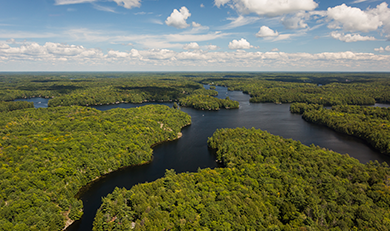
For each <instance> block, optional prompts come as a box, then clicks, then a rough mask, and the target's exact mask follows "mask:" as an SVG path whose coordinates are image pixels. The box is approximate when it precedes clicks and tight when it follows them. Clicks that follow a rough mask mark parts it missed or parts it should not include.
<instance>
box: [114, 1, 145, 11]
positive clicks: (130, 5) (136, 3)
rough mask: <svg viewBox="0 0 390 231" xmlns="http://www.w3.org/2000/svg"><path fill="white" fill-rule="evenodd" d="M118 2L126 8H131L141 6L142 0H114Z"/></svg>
mask: <svg viewBox="0 0 390 231" xmlns="http://www.w3.org/2000/svg"><path fill="white" fill-rule="evenodd" d="M113 1H114V2H116V4H118V6H123V7H124V8H126V9H131V8H133V7H140V6H141V0H113Z"/></svg>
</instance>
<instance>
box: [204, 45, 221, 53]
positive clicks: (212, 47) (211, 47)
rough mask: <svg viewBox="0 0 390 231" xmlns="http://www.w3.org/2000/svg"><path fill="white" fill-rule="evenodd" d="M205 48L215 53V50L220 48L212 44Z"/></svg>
mask: <svg viewBox="0 0 390 231" xmlns="http://www.w3.org/2000/svg"><path fill="white" fill-rule="evenodd" d="M205 48H206V49H207V50H212V51H214V50H217V49H218V46H216V45H212V44H210V45H207V46H205Z"/></svg>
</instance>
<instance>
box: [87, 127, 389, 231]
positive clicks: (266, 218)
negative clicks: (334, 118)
mask: <svg viewBox="0 0 390 231" xmlns="http://www.w3.org/2000/svg"><path fill="white" fill-rule="evenodd" d="M208 145H209V146H210V147H211V148H215V149H217V159H218V160H220V161H222V163H223V164H224V165H225V167H224V168H217V169H199V170H198V172H196V173H182V174H176V173H175V171H174V170H167V171H166V174H165V177H163V178H161V179H158V180H156V181H155V182H151V183H145V184H139V185H136V186H134V187H132V188H131V189H130V190H126V189H119V188H116V189H115V190H114V192H113V193H112V194H110V195H108V196H107V197H105V198H103V204H102V205H101V207H100V209H99V210H98V213H97V215H96V217H95V221H94V228H93V230H95V231H101V230H129V229H133V230H388V229H389V227H390V177H389V176H390V169H389V167H388V165H387V164H386V163H382V164H379V163H378V162H370V163H368V164H366V165H365V164H361V163H359V161H358V160H356V159H354V158H351V157H349V156H348V155H341V154H338V153H335V152H332V151H329V150H326V149H324V148H320V147H316V146H314V145H312V146H310V147H308V146H305V145H303V144H301V143H300V142H299V141H294V140H291V139H284V138H282V137H279V136H275V135H272V134H269V133H267V132H265V131H261V130H257V129H253V128H252V129H246V128H236V129H219V130H217V131H216V132H215V133H214V135H213V136H212V137H211V138H209V140H208Z"/></svg>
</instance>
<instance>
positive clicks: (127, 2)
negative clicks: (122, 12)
mask: <svg viewBox="0 0 390 231" xmlns="http://www.w3.org/2000/svg"><path fill="white" fill-rule="evenodd" d="M96 1H98V0H55V5H70V4H79V3H92V2H96ZM109 1H113V2H116V4H118V6H122V7H124V8H127V9H131V8H133V7H140V6H141V0H109Z"/></svg>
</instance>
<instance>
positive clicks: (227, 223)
mask: <svg viewBox="0 0 390 231" xmlns="http://www.w3.org/2000/svg"><path fill="white" fill-rule="evenodd" d="M389 77H390V75H389V74H388V73H32V74H29V73H22V74H18V73H15V74H4V73H0V83H1V84H0V164H1V169H0V230H61V229H63V228H64V227H65V226H67V225H68V224H70V223H71V222H72V221H74V220H77V219H79V218H80V217H81V216H82V214H83V211H82V208H83V205H82V202H81V200H79V199H78V198H75V195H76V194H77V193H78V192H79V190H80V189H81V188H82V187H83V186H86V185H87V184H89V183H90V182H92V181H94V180H96V179H98V178H99V177H101V176H103V175H105V174H108V173H110V172H112V171H115V170H117V169H119V168H122V167H125V166H132V165H138V164H145V163H148V162H149V161H151V159H152V149H151V146H153V145H154V144H157V143H160V142H163V141H168V140H173V139H177V138H178V134H179V135H180V130H181V128H182V127H184V126H186V125H188V124H190V123H191V118H190V116H189V115H187V114H186V113H184V112H182V111H181V110H180V108H178V104H179V105H180V106H182V107H192V108H194V109H197V110H219V109H221V108H225V109H233V108H239V103H238V102H237V101H234V100H231V99H230V98H229V97H227V98H225V99H219V98H216V97H215V96H216V95H217V94H218V92H217V91H216V89H217V88H216V86H226V87H228V89H229V90H241V91H243V92H244V93H246V94H249V95H250V96H251V98H250V102H251V103H271V102H272V103H276V104H280V103H294V102H295V103H294V104H291V112H293V113H300V114H302V117H303V119H305V120H306V121H308V122H312V123H316V124H321V125H325V126H328V127H330V128H332V129H334V130H335V131H337V132H340V133H345V134H348V135H352V136H357V137H359V138H362V139H364V140H366V141H367V142H368V143H370V144H371V145H372V146H373V147H375V148H376V149H378V150H380V151H381V152H382V153H384V154H390V143H389V140H390V139H389V138H390V137H389V134H390V133H389V131H390V130H389V129H390V124H389V119H390V116H389V115H390V111H389V109H385V108H382V109H381V108H374V107H366V106H357V105H373V104H375V103H390V78H389ZM205 84H208V85H210V89H205V88H204V85H205ZM34 97H42V98H47V99H49V101H48V102H49V103H48V106H49V108H41V109H34V108H32V107H33V104H32V103H28V102H23V101H18V102H15V101H13V100H15V99H27V98H34ZM148 102H174V103H175V104H174V105H173V107H174V108H169V107H167V106H161V105H148V106H142V107H138V108H134V109H112V110H108V111H103V112H102V111H99V110H96V109H93V108H91V106H100V105H111V104H120V103H137V104H139V103H148ZM177 103H178V104H177ZM324 106H333V107H332V109H325V108H324ZM175 108H177V109H175ZM238 110H240V109H238ZM218 113H219V112H218ZM218 113H214V114H218ZM208 144H209V146H210V147H211V148H213V149H217V150H218V151H217V156H216V158H217V161H218V162H221V163H223V165H224V167H223V168H217V169H199V171H198V172H197V173H184V174H176V173H175V172H174V171H173V170H167V172H166V176H165V177H164V178H162V179H159V180H157V181H155V182H151V183H147V184H140V185H137V186H134V187H133V188H131V189H129V190H126V189H116V190H115V191H114V192H113V193H112V194H110V195H108V196H107V197H106V198H103V204H102V206H101V208H100V210H99V212H98V214H97V216H96V218H95V222H94V229H95V230H116V229H125V230H126V229H130V228H131V229H132V228H134V230H153V229H158V230H160V229H161V230H162V229H165V230H169V229H184V230H188V229H196V230H220V229H224V230H246V229H249V230H250V229H254V230H262V229H284V230H290V229H299V228H300V229H304V228H306V229H315V230H327V229H333V230H337V229H341V230H344V229H349V230H356V229H357V230H361V229H378V230H387V229H388V227H390V223H389V221H390V212H389V211H390V210H389V209H390V196H389V194H390V191H389V187H390V178H389V175H390V174H389V173H390V170H389V167H388V166H387V164H386V163H378V162H371V163H369V164H361V163H359V161H357V160H356V159H353V158H350V157H349V156H348V155H340V154H338V153H335V152H332V151H329V150H325V149H324V148H320V147H316V146H310V147H308V146H305V145H302V144H301V143H300V142H299V141H293V140H290V139H283V138H282V137H279V136H274V135H271V134H269V133H267V132H263V131H261V130H256V129H244V128H237V129H221V130H217V131H216V132H215V133H214V135H213V137H211V138H210V139H209V142H208Z"/></svg>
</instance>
